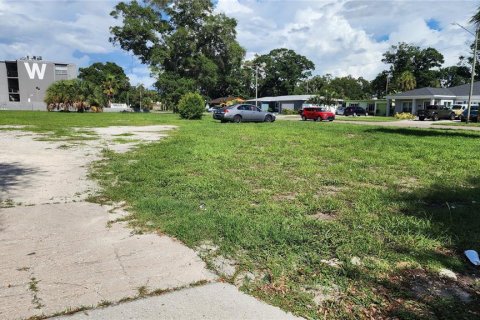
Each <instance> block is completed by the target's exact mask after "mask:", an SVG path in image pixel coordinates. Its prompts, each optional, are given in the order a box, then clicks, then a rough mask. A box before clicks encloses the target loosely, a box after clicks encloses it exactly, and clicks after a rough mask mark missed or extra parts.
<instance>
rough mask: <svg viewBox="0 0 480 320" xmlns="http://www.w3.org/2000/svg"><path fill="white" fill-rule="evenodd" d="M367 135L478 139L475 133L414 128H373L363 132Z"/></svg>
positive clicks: (479, 135) (478, 135)
mask: <svg viewBox="0 0 480 320" xmlns="http://www.w3.org/2000/svg"><path fill="white" fill-rule="evenodd" d="M365 132H367V133H374V134H375V133H381V134H385V133H391V134H400V135H404V136H414V137H438V138H446V137H453V138H473V139H479V138H480V134H479V133H477V132H473V131H472V132H465V131H459V130H452V129H442V128H438V129H437V128H435V129H428V128H425V129H415V128H374V129H367V130H365Z"/></svg>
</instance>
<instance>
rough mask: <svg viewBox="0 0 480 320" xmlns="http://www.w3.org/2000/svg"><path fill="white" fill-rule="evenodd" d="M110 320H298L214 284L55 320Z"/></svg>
mask: <svg viewBox="0 0 480 320" xmlns="http://www.w3.org/2000/svg"><path fill="white" fill-rule="evenodd" d="M112 319H142V320H157V319H172V320H177V319H178V320H184V319H202V320H205V319H218V320H229V319H232V320H241V319H272V320H283V319H300V318H295V317H293V316H292V315H290V314H287V313H285V312H283V311H281V310H280V309H278V308H274V307H272V306H269V305H268V304H266V303H263V302H260V301H258V300H256V299H255V298H253V297H250V296H248V295H246V294H244V293H239V292H238V290H237V288H236V287H234V286H232V285H230V284H225V283H213V284H207V285H204V286H199V287H195V288H190V289H185V290H179V291H175V292H171V293H167V294H164V295H161V296H157V297H150V298H145V299H140V300H136V301H132V302H128V303H124V304H120V305H118V306H115V307H110V308H104V309H96V310H91V311H85V312H81V313H78V314H75V315H73V316H64V317H59V318H55V320H112Z"/></svg>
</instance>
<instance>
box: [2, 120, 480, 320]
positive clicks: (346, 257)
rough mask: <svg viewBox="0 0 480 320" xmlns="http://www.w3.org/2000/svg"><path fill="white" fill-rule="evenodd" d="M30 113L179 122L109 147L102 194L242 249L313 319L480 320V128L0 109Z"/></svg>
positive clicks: (167, 225) (247, 267) (159, 222)
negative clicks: (132, 147) (472, 257)
mask: <svg viewBox="0 0 480 320" xmlns="http://www.w3.org/2000/svg"><path fill="white" fill-rule="evenodd" d="M35 121H37V122H35ZM32 123H37V124H39V127H37V128H36V129H35V130H40V131H52V130H54V131H55V132H63V130H64V132H67V133H68V132H70V131H69V129H68V128H70V127H73V126H74V127H77V126H80V127H83V126H85V127H88V126H97V125H101V126H105V125H127V124H137V125H142V124H159V123H162V124H164V123H167V124H175V125H178V126H179V129H178V130H176V131H175V132H173V133H172V134H171V136H170V137H169V138H166V139H165V140H162V141H160V142H158V143H155V144H152V145H148V146H144V147H141V148H140V149H138V150H136V151H134V152H130V153H127V154H122V155H119V154H114V153H111V152H107V153H106V154H105V156H106V157H107V159H108V161H104V162H101V163H97V164H96V167H95V169H94V176H95V177H96V178H98V179H99V181H100V183H101V184H102V185H103V186H104V188H105V191H104V194H103V195H102V196H101V197H99V199H98V200H99V201H100V200H118V201H119V200H125V201H126V202H127V203H128V205H129V206H131V208H132V211H133V212H134V213H135V218H136V219H137V221H136V222H135V223H136V224H137V225H139V226H143V227H145V228H147V229H154V230H159V231H161V232H164V233H167V234H170V235H172V236H175V237H177V238H178V239H180V240H182V241H183V242H185V243H186V244H187V245H189V246H191V247H197V246H199V245H201V244H205V242H207V243H213V244H215V245H216V246H218V250H212V251H211V252H210V255H207V256H206V257H205V259H206V260H207V262H209V261H212V259H213V258H214V256H215V255H222V256H224V257H227V258H230V259H232V260H235V261H236V262H237V268H238V270H239V271H238V272H237V274H242V273H243V272H244V271H249V272H251V273H252V274H253V275H254V277H252V278H253V279H252V280H251V281H247V282H245V283H244V285H243V290H245V291H246V292H249V293H250V294H253V295H255V296H257V297H260V298H261V299H264V300H266V301H268V302H269V303H271V304H274V305H278V306H281V307H282V308H284V309H286V310H289V311H292V312H295V313H296V314H298V315H302V316H304V317H307V318H327V319H331V318H338V319H345V318H351V319H357V318H383V317H385V318H388V317H399V318H403V319H473V318H478V317H480V313H479V312H480V310H479V302H480V301H479V291H480V282H479V280H478V279H479V275H478V272H477V270H475V269H474V268H472V267H470V266H469V265H468V264H467V263H466V261H464V260H463V258H462V252H463V250H465V249H476V250H479V249H480V245H479V244H480V233H479V230H480V219H479V217H478V214H479V209H480V195H479V192H480V178H479V174H480V161H479V159H478V146H479V141H480V140H479V139H480V135H479V134H478V133H469V132H453V131H446V130H419V129H403V128H375V127H371V126H368V127H367V126H358V125H355V126H351V125H349V124H340V123H316V122H310V121H309V122H301V121H298V122H297V121H277V122H275V123H271V124H263V123H260V124H255V123H252V124H249V123H243V124H220V123H218V122H214V121H213V120H211V118H210V117H208V118H206V119H204V120H202V121H180V120H178V118H177V117H176V116H173V115H156V114H145V115H136V114H126V115H124V114H57V113H56V114H47V113H3V112H2V113H0V124H32ZM50 127H51V128H54V129H49V128H50ZM442 268H447V269H449V270H451V271H453V272H455V273H456V275H457V277H458V279H457V281H454V280H448V279H447V280H445V279H441V278H440V277H439V271H440V270H441V269H442ZM235 278H236V276H233V277H231V278H226V280H227V281H232V282H233V281H235Z"/></svg>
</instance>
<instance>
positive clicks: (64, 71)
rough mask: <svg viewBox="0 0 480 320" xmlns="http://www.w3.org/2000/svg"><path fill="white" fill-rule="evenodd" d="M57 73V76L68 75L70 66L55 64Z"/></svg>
mask: <svg viewBox="0 0 480 320" xmlns="http://www.w3.org/2000/svg"><path fill="white" fill-rule="evenodd" d="M55 75H56V76H66V75H68V67H67V66H66V65H59V64H56V65H55Z"/></svg>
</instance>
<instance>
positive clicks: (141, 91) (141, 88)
mask: <svg viewBox="0 0 480 320" xmlns="http://www.w3.org/2000/svg"><path fill="white" fill-rule="evenodd" d="M142 93H143V86H142V85H140V110H139V111H140V112H142V99H143V97H142Z"/></svg>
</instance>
